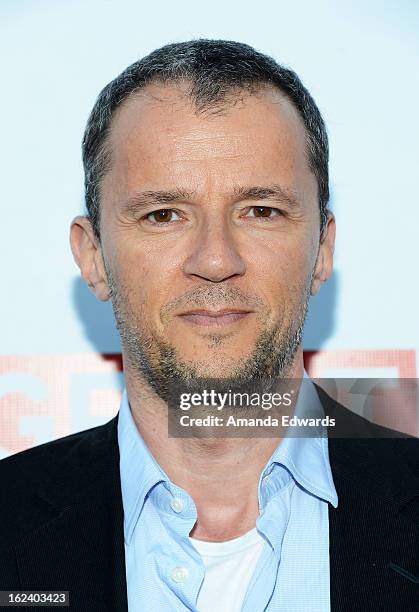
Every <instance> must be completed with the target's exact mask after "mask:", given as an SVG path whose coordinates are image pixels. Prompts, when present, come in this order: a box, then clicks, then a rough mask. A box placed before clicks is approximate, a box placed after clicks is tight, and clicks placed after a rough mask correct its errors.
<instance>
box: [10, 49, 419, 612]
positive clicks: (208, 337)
mask: <svg viewBox="0 0 419 612" xmlns="http://www.w3.org/2000/svg"><path fill="white" fill-rule="evenodd" d="M83 160H84V167H85V175H86V203H87V211H88V215H87V216H86V217H81V216H80V217H77V218H76V219H74V221H73V223H72V227H71V246H72V251H73V254H74V257H75V260H76V262H77V264H78V266H79V267H80V270H81V274H82V276H83V278H84V279H85V281H86V282H87V284H88V285H89V287H90V288H91V290H92V291H93V292H94V293H95V295H96V297H97V298H98V299H99V300H108V299H111V300H112V304H113V308H114V313H115V317H116V321H117V325H118V329H119V332H120V336H121V341H122V352H123V363H124V374H125V382H126V390H125V391H124V394H123V397H122V402H121V408H120V411H119V414H118V416H117V417H115V418H114V419H112V420H111V421H110V422H109V423H107V424H106V425H103V426H101V427H96V428H94V429H91V430H88V431H85V432H81V433H78V434H74V435H72V436H68V437H66V438H63V439H61V440H57V441H55V442H52V443H49V444H45V445H42V446H39V447H37V448H34V449H31V450H28V451H25V452H23V453H19V454H17V455H15V456H14V457H11V458H8V459H6V460H4V461H2V462H1V464H0V467H1V469H0V473H1V479H2V483H3V491H4V497H5V498H6V499H5V500H4V502H3V504H2V507H1V510H0V519H1V520H0V525H1V527H0V528H1V542H0V561H1V563H0V567H1V569H0V587H1V589H3V590H4V589H9V590H34V589H36V590H68V591H69V592H70V606H71V607H72V609H74V610H78V611H79V610H80V611H82V610H89V611H91V610H98V611H102V610H103V611H105V610H112V611H122V610H127V609H129V610H130V611H134V612H135V611H137V610H146V611H152V612H154V611H156V612H160V611H177V610H179V611H182V610H201V611H207V610H224V611H228V612H232V611H234V610H245V611H251V612H255V611H262V610H269V611H287V612H288V611H292V612H296V611H297V610H298V611H300V610H311V611H313V612H314V611H316V612H326V611H328V610H332V611H338V610H339V611H346V610H369V611H373V610H376V611H378V610H380V612H382V611H384V610H388V611H390V610H392V611H393V610H404V611H407V610H413V609H416V607H415V604H416V603H417V599H416V598H417V590H418V584H417V583H418V575H419V569H418V567H417V557H416V552H417V518H418V510H419V507H418V503H417V498H415V495H417V494H418V489H419V487H418V477H417V451H418V445H417V441H416V440H415V439H412V438H411V439H398V438H397V436H393V437H392V435H391V432H389V430H385V429H383V428H380V427H378V426H375V425H372V424H370V423H368V422H367V421H365V420H364V419H362V418H360V417H358V416H356V415H353V414H351V413H350V412H349V411H347V410H346V409H345V408H344V407H343V406H341V405H339V404H337V403H336V402H334V401H333V400H332V399H331V398H330V397H329V396H328V395H327V394H326V393H325V392H324V391H322V390H321V389H320V388H319V387H318V386H314V384H313V383H312V382H311V381H309V380H308V379H307V375H306V374H305V373H304V369H303V349H302V331H303V326H304V321H305V316H306V311H307V306H308V302H309V299H310V295H314V294H315V293H317V291H318V290H319V288H320V286H321V284H322V283H323V282H325V281H326V280H327V279H328V278H329V276H330V274H331V271H332V260H333V249H334V240H335V220H334V216H333V214H332V213H331V212H330V211H329V210H328V209H327V203H328V197H329V191H328V145H327V136H326V131H325V127H324V124H323V120H322V118H321V115H320V113H319V111H318V109H317V107H316V105H315V103H314V101H313V99H312V98H311V96H310V95H309V93H308V92H307V90H306V89H305V88H304V86H303V85H302V84H301V82H300V81H299V79H298V77H297V76H296V75H295V74H294V73H293V72H292V71H290V70H288V69H285V68H283V67H281V66H279V65H278V64H276V63H275V62H274V61H273V60H272V59H270V58H268V57H266V56H264V55H262V54H260V53H258V52H256V51H255V50H254V49H252V48H251V47H249V46H247V45H243V44H238V43H235V42H226V41H209V40H198V41H193V42H187V43H179V44H173V45H168V46H166V47H163V48H161V49H158V50H157V51H155V52H153V53H151V54H150V55H149V56H148V57H146V58H144V59H142V60H141V61H139V62H137V63H135V64H133V65H132V66H130V67H129V68H127V69H126V70H125V71H124V72H123V73H122V74H121V75H120V76H119V77H117V78H116V79H115V80H114V81H112V82H111V83H110V84H109V85H107V87H105V89H104V90H103V91H102V93H101V94H100V96H99V98H98V100H97V101H96V104H95V106H94V109H93V111H92V113H91V116H90V118H89V121H88V125H87V129H86V133H85V136H84V141H83ZM303 377H304V379H305V381H306V382H307V384H306V386H305V387H304V390H303V391H304V392H301V393H300V394H299V396H298V401H297V405H296V407H295V414H297V413H299V411H301V410H304V409H305V407H306V406H308V405H310V407H312V406H313V405H318V408H319V409H320V410H322V411H323V412H324V413H325V414H327V415H329V416H330V415H332V416H335V417H336V418H337V419H339V422H340V423H341V427H342V430H343V429H345V431H350V432H351V434H350V437H348V438H347V439H342V438H339V437H330V438H329V439H328V438H327V437H319V438H315V437H307V436H304V437H298V438H297V437H291V436H288V435H286V436H283V437H280V436H279V435H277V436H276V437H257V436H247V437H246V436H244V437H230V438H227V437H221V438H220V437H217V436H214V437H211V438H208V437H205V438H200V437H192V438H191V437H181V436H169V435H168V410H167V402H168V398H169V395H170V390H171V388H172V387H173V385H176V384H181V385H182V384H183V385H184V386H185V388H191V385H192V386H193V385H194V384H195V383H197V382H199V381H200V380H210V379H213V380H221V381H222V380H224V379H228V380H229V381H236V382H238V383H241V382H246V381H249V380H251V381H252V380H253V381H263V380H265V379H267V378H270V379H278V380H285V379H291V380H299V381H301V379H302V378H303ZM365 438H366V439H365ZM379 438H380V439H379ZM381 438H386V439H381ZM415 499H416V501H415Z"/></svg>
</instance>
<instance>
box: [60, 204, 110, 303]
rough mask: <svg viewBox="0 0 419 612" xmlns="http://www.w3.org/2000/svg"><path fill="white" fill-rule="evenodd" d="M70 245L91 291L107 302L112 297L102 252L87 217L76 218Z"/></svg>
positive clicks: (72, 224)
mask: <svg viewBox="0 0 419 612" xmlns="http://www.w3.org/2000/svg"><path fill="white" fill-rule="evenodd" d="M70 244H71V250H72V253H73V257H74V260H75V262H76V264H77V265H78V267H79V268H80V272H81V275H82V277H83V278H84V280H85V281H86V283H87V285H88V287H89V289H90V290H91V291H92V292H93V293H94V294H95V296H96V297H97V298H98V299H99V300H102V301H103V302H106V300H108V299H109V297H110V292H109V287H108V282H107V277H106V271H105V266H104V263H103V258H102V250H101V248H100V246H99V243H98V240H97V238H96V236H95V235H94V232H93V228H92V224H91V223H90V221H89V219H88V218H87V217H82V216H79V217H76V218H75V219H73V221H72V223H71V228H70Z"/></svg>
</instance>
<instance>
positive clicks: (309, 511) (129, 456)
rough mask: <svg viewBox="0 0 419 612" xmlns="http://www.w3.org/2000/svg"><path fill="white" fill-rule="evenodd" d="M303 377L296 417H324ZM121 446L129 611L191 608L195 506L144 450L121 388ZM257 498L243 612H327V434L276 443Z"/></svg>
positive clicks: (330, 487)
mask: <svg viewBox="0 0 419 612" xmlns="http://www.w3.org/2000/svg"><path fill="white" fill-rule="evenodd" d="M304 377H305V379H306V380H305V384H304V385H303V386H302V391H301V392H300V394H299V398H298V402H297V406H296V410H295V414H301V413H302V410H303V408H304V407H307V406H308V407H309V409H310V412H311V411H312V410H314V411H317V412H318V414H319V415H320V416H321V415H322V414H323V409H322V406H321V404H320V401H319V398H318V395H317V392H316V390H315V388H314V385H313V383H312V382H311V381H310V380H309V379H308V377H307V374H306V373H304ZM307 379H308V380H307ZM118 444H119V452H120V474H121V488H122V501H123V507H124V537H125V561H126V578H127V591H128V609H129V612H178V611H179V612H185V611H186V610H191V611H196V610H197V607H196V602H197V598H198V593H199V589H200V587H201V584H202V581H203V579H204V575H205V568H204V564H203V561H202V559H201V557H200V555H199V553H198V552H197V550H196V549H195V547H194V546H193V545H192V544H191V543H190V541H189V539H188V536H189V532H190V531H191V530H192V527H193V526H194V524H195V522H196V518H197V512H196V507H195V504H194V501H193V499H192V498H191V496H190V495H189V494H188V493H186V491H184V490H183V489H181V488H180V487H178V486H176V485H175V484H173V483H172V482H171V481H170V480H169V478H168V476H167V475H166V474H165V472H164V471H163V470H162V469H161V467H160V466H159V465H158V464H157V462H156V461H155V459H154V457H153V456H152V455H151V453H150V452H149V450H148V448H147V446H146V445H145V443H144V441H143V439H142V437H141V435H140V433H139V431H138V429H137V427H136V425H135V422H134V420H133V417H132V414H131V410H130V406H129V402H128V397H127V393H126V391H124V393H123V395H122V400H121V407H120V411H119V418H118ZM258 498H259V509H260V513H259V517H258V518H257V521H256V528H257V530H258V532H259V534H260V535H261V536H262V537H263V538H264V540H265V544H264V548H263V549H262V553H261V555H260V557H259V560H258V563H257V566H256V569H255V572H254V574H253V576H252V578H251V581H250V583H249V585H248V588H247V592H246V596H245V599H244V602H243V607H242V610H243V612H262V611H265V610H266V611H269V612H302V611H304V612H306V611H310V612H328V611H329V610H330V577H329V517H328V503H331V504H332V505H333V506H334V507H337V502H338V500H337V494H336V490H335V487H334V484H333V479H332V474H331V469H330V464H329V455H328V440H327V437H313V438H309V437H291V436H289V437H288V436H286V437H285V438H283V440H281V442H280V443H279V444H278V446H277V448H276V450H275V451H274V453H273V454H272V456H271V458H270V459H269V461H268V462H267V464H266V466H265V468H264V469H263V470H262V473H261V475H260V479H259V485H258ZM216 609H217V602H216V601H214V610H216Z"/></svg>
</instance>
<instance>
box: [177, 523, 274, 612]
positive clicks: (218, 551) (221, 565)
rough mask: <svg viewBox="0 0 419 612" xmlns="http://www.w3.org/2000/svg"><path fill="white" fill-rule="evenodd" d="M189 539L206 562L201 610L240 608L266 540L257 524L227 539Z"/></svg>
mask: <svg viewBox="0 0 419 612" xmlns="http://www.w3.org/2000/svg"><path fill="white" fill-rule="evenodd" d="M189 540H190V541H191V543H192V544H193V546H194V547H195V548H196V550H197V551H198V552H199V554H200V555H201V557H202V561H203V562H204V565H205V578H204V582H203V584H202V587H201V590H200V592H199V596H198V602H197V608H198V610H199V612H214V610H217V612H240V610H241V606H242V603H243V600H244V596H245V594H246V590H247V587H248V584H249V582H250V579H251V577H252V575H253V572H254V570H255V568H256V564H257V562H258V559H259V556H260V553H261V552H262V548H263V544H264V539H263V538H262V537H261V536H260V535H259V533H258V532H257V530H256V527H255V528H254V529H252V530H251V531H248V532H247V533H245V534H244V535H242V536H240V537H239V538H234V540H227V541H226V542H204V541H202V540H196V539H195V538H189Z"/></svg>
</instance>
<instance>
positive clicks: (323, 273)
mask: <svg viewBox="0 0 419 612" xmlns="http://www.w3.org/2000/svg"><path fill="white" fill-rule="evenodd" d="M335 237H336V223H335V217H334V214H333V213H332V212H331V211H330V210H329V211H327V221H326V224H325V226H324V228H323V232H322V234H321V236H320V245H319V252H318V253H317V260H316V266H315V268H314V275H313V280H312V283H311V295H316V293H317V292H318V290H319V289H320V286H321V284H322V283H324V282H325V281H327V279H328V278H329V276H330V275H331V274H332V270H333V252H334V250H335Z"/></svg>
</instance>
